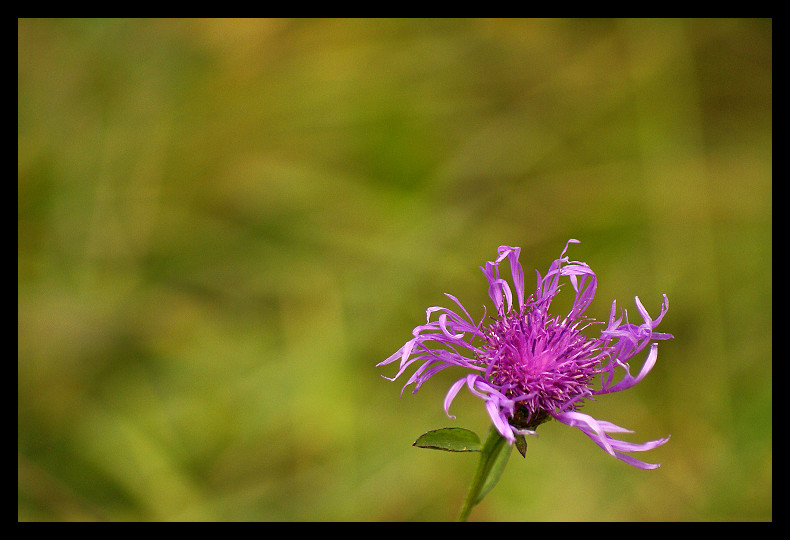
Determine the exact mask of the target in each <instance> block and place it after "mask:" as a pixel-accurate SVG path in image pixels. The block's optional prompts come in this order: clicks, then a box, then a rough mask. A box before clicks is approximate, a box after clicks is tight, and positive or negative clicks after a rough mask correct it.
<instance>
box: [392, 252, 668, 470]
mask: <svg viewBox="0 0 790 540" xmlns="http://www.w3.org/2000/svg"><path fill="white" fill-rule="evenodd" d="M571 243H578V240H574V239H571V240H568V242H567V243H566V244H565V249H563V251H562V253H561V254H560V258H559V259H556V260H555V261H554V262H553V263H551V265H550V266H549V269H548V272H547V273H546V275H545V276H542V277H541V275H540V272H536V273H537V288H536V289H535V292H534V293H533V294H531V295H529V296H528V297H526V296H525V292H524V272H523V270H522V267H521V263H519V260H518V259H519V254H520V252H521V248H518V247H510V246H500V247H499V255H498V257H497V258H496V259H495V260H494V261H490V262H487V263H486V265H485V267H480V269H481V270H482V271H483V274H484V275H485V277H486V279H487V280H488V294H489V296H490V297H491V300H492V301H493V303H494V307H495V308H496V313H494V314H493V315H492V316H491V317H489V318H488V319H486V313H485V310H484V314H483V318H482V319H481V320H480V322H479V323H476V322H475V321H474V319H472V317H471V316H470V315H469V313H468V312H467V310H466V309H465V308H464V306H463V305H462V304H461V302H459V300H458V299H457V298H456V297H455V296H453V295H451V294H446V293H445V294H446V296H447V297H449V298H450V299H451V300H453V302H455V303H456V304H457V305H458V306H459V307H460V308H461V312H463V315H464V316H461V315H459V314H458V313H456V312H455V311H452V310H450V309H447V308H444V307H438V306H436V307H430V308H428V310H427V312H426V313H427V323H426V324H423V325H420V326H417V327H416V328H415V329H414V331H413V336H414V337H413V338H412V339H410V340H409V341H407V342H406V343H405V344H404V345H403V347H401V348H400V349H399V350H398V351H397V352H395V354H393V355H392V356H390V357H389V358H387V359H386V360H384V361H383V362H381V363H380V364H378V365H379V366H382V365H385V364H390V363H392V362H396V361H398V360H400V369H399V370H398V373H397V374H396V375H395V377H393V378H391V379H390V378H389V377H386V378H388V379H390V380H395V379H397V378H398V377H400V376H401V375H402V374H403V373H404V372H405V371H406V370H407V369H408V368H409V367H410V366H411V365H412V364H414V363H420V362H421V364H420V365H419V367H418V368H417V369H416V371H415V372H414V373H413V374H412V375H411V377H410V378H409V379H408V381H407V382H406V384H405V385H404V387H403V389H404V390H405V389H406V387H408V386H409V385H410V384H415V387H414V390H413V392H412V393H416V392H417V390H419V389H420V387H421V386H422V385H423V383H425V381H427V380H428V379H429V378H431V377H432V376H433V375H435V374H436V373H438V372H439V371H442V370H443V369H446V368H448V367H452V366H457V367H460V368H464V369H465V370H467V371H468V373H467V374H466V375H464V377H462V378H461V379H459V380H458V381H456V382H455V383H454V384H453V385H451V386H450V390H449V391H448V392H447V396H446V398H445V400H444V409H445V412H446V413H447V415H448V416H450V418H454V416H452V415H450V411H449V409H450V404H451V403H452V401H453V399H454V398H455V396H456V395H457V394H458V392H459V391H460V390H461V388H463V387H464V386H466V387H467V388H468V389H469V391H470V392H471V393H472V394H474V395H475V396H477V397H479V398H480V399H482V400H484V402H485V407H486V410H487V412H488V415H489V416H490V417H491V421H492V422H493V425H494V427H495V428H496V429H497V431H498V432H499V434H500V435H502V437H504V438H505V439H506V440H507V441H508V442H510V443H512V442H514V441H515V440H516V437H517V436H524V435H537V433H536V432H535V428H537V427H538V425H540V424H541V423H543V422H545V421H547V420H550V419H551V418H554V419H555V420H558V421H559V422H562V423H563V424H566V425H568V426H571V427H575V428H578V429H579V430H581V432H582V433H584V434H585V435H587V436H588V437H590V438H591V439H592V440H593V441H594V442H595V443H596V444H598V446H600V447H601V448H602V449H604V450H605V451H606V452H608V453H609V454H611V455H612V456H614V457H616V458H618V459H621V460H623V461H625V462H626V463H628V464H630V465H633V466H635V467H639V468H641V469H654V468H656V467H658V465H657V464H651V463H645V462H643V461H640V460H638V459H636V458H634V457H632V456H629V455H627V454H625V453H624V452H642V451H646V450H651V449H653V448H656V447H657V446H660V445H662V444H664V443H665V442H666V441H667V440H668V439H669V438H668V437H667V438H663V439H658V440H654V441H649V442H646V443H642V444H634V443H630V442H626V441H621V440H617V439H615V438H613V437H612V436H610V433H632V432H631V431H630V430H628V429H625V428H622V427H620V426H617V425H615V424H612V423H611V422H606V421H603V420H596V419H595V418H593V417H591V416H589V415H587V414H583V413H581V412H579V408H580V407H581V405H582V404H583V403H584V401H585V400H587V399H595V398H594V396H599V395H602V394H610V393H612V392H619V391H621V390H626V389H628V388H631V387H632V386H634V385H635V384H637V383H638V382H639V381H641V380H642V379H643V378H644V377H645V375H647V373H648V372H649V371H650V370H651V369H652V368H653V366H654V365H655V363H656V358H657V356H658V344H657V343H656V342H655V341H657V340H663V339H669V338H671V337H672V336H671V335H670V334H663V333H658V332H654V331H653V330H654V328H655V327H656V326H658V324H659V323H660V322H661V319H663V317H664V315H665V314H666V312H667V309H668V308H669V300H668V299H667V296H666V295H664V301H663V303H662V305H661V313H660V314H659V315H658V317H657V318H656V319H652V318H651V317H650V315H649V314H648V312H647V310H646V309H645V307H644V306H643V305H642V302H640V301H639V297H636V298H635V302H636V307H637V309H638V311H639V314H640V315H641V317H642V320H643V322H642V323H641V324H632V323H629V321H628V314H627V313H626V312H625V310H622V311H621V312H620V313H619V314H618V312H617V308H616V302H612V310H611V313H610V315H609V320H608V321H607V322H606V323H604V322H603V321H601V322H598V321H595V320H594V319H591V318H589V317H585V316H584V311H585V310H586V309H587V307H588V306H589V305H590V302H592V300H593V296H594V295H595V289H596V286H597V277H596V275H595V273H594V272H593V271H592V270H591V269H590V267H589V266H588V265H587V264H586V263H583V262H579V261H571V260H569V258H568V257H567V256H565V253H566V251H567V250H568V245H569V244H571ZM505 259H507V260H508V261H509V263H510V272H511V275H512V283H513V288H512V289H511V286H510V285H509V284H508V282H507V281H506V280H505V279H503V278H502V277H500V272H499V265H500V263H502V262H503V261H504V260H505ZM563 278H567V280H568V281H570V284H571V286H572V287H573V290H574V292H575V298H574V300H573V305H572V307H571V308H570V311H569V312H568V313H567V314H566V315H564V316H560V315H551V314H550V313H549V308H550V307H551V302H552V300H553V299H554V297H555V296H556V295H557V293H558V292H559V290H560V282H561V281H562V279H563ZM514 291H515V297H514V295H513V292H514ZM434 314H437V315H438V317H437V318H436V320H434V321H431V318H432V316H433V315H434ZM604 324H605V328H603V329H602V330H601V331H600V335H598V337H589V336H588V335H585V334H583V333H582V331H583V330H585V329H587V328H592V327H594V325H599V327H600V326H603V325H604ZM587 332H588V333H589V330H588V331H587ZM648 345H650V347H649V349H648V351H647V356H646V359H645V361H644V363H643V364H642V368H641V369H640V370H639V372H638V373H637V374H636V375H633V374H632V373H631V367H630V366H629V363H628V362H629V360H631V359H632V358H633V357H634V356H635V355H637V354H639V353H640V352H642V351H643V350H644V349H645V348H646V347H647V346H648ZM619 372H623V373H624V375H623V376H622V377H619V375H618V373H619ZM596 380H600V385H594V382H595V381H596ZM616 380H617V382H615V381H616ZM598 386H600V387H598ZM402 394H403V390H401V395H402Z"/></svg>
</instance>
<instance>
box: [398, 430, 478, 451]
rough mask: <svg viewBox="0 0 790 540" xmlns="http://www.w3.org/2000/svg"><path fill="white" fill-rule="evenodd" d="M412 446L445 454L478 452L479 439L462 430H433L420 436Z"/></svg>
mask: <svg viewBox="0 0 790 540" xmlns="http://www.w3.org/2000/svg"><path fill="white" fill-rule="evenodd" d="M412 446H416V447H418V448H433V449H434V450H445V451H447V452H480V451H481V450H482V448H483V447H482V445H481V443H480V437H478V436H477V434H476V433H475V432H474V431H469V430H468V429H464V428H442V429H434V430H433V431H428V432H426V433H423V434H422V435H420V436H419V437H418V438H417V440H416V441H414V444H412Z"/></svg>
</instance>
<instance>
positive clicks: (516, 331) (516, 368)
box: [481, 309, 600, 427]
mask: <svg viewBox="0 0 790 540" xmlns="http://www.w3.org/2000/svg"><path fill="white" fill-rule="evenodd" d="M577 326H578V321H576V322H573V321H568V320H560V319H559V318H558V317H554V318H550V317H548V316H547V315H546V314H545V313H544V312H542V311H540V310H534V309H533V310H530V309H526V310H524V311H523V312H515V311H514V312H511V313H509V314H507V315H505V316H504V317H502V318H498V319H494V320H493V322H492V323H491V324H489V325H488V326H487V327H486V328H485V330H484V334H485V335H486V340H487V343H486V344H485V346H484V347H483V350H484V355H483V358H481V360H482V361H483V362H484V363H485V364H486V366H487V370H488V374H489V375H488V379H489V381H490V382H491V383H493V384H495V385H497V386H498V387H500V388H501V389H502V391H503V393H505V395H507V396H508V397H510V398H511V399H513V400H515V401H517V403H518V408H519V409H522V410H521V415H517V416H520V418H522V420H520V421H519V420H517V421H519V423H523V424H525V425H524V426H522V427H525V426H526V425H527V424H534V422H535V421H536V420H537V419H538V418H540V419H541V420H540V421H544V420H547V419H548V418H549V413H551V412H553V411H555V410H556V409H557V408H563V409H564V408H565V407H563V406H567V404H568V403H569V402H575V401H579V399H580V398H583V397H585V396H588V395H591V394H592V391H591V389H590V387H589V386H588V385H589V382H590V380H591V379H592V377H593V376H594V375H595V374H596V373H598V364H599V360H600V358H599V356H598V354H596V353H597V351H598V348H599V342H598V341H597V340H595V339H590V338H587V337H585V336H584V335H582V334H581V332H580V331H579V329H578V328H577ZM576 406H577V404H574V405H572V406H571V408H575V407H576Z"/></svg>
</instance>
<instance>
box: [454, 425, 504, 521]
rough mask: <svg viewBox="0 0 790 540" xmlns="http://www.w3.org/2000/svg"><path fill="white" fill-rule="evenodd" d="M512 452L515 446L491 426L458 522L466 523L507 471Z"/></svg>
mask: <svg viewBox="0 0 790 540" xmlns="http://www.w3.org/2000/svg"><path fill="white" fill-rule="evenodd" d="M512 450H513V445H511V444H508V442H507V440H506V439H505V438H504V437H502V436H501V435H500V434H499V432H498V431H497V430H496V428H495V427H494V426H491V429H490V430H489V431H488V438H487V439H486V442H485V443H484V444H483V449H482V451H481V452H480V461H479V462H478V464H477V470H476V471H475V476H474V478H473V479H472V484H471V485H470V486H469V492H468V493H467V494H466V499H465V500H464V505H463V506H462V507H461V512H460V513H459V514H458V519H456V521H466V520H467V519H468V518H469V512H471V511H472V508H474V506H475V505H476V504H477V503H479V502H480V501H482V500H483V497H485V496H486V494H487V493H488V492H489V491H491V488H493V487H494V486H495V485H496V483H497V480H499V476H500V475H501V474H502V471H504V470H505V465H506V464H507V460H508V458H509V457H510V452H511V451H512Z"/></svg>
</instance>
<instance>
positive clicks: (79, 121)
mask: <svg viewBox="0 0 790 540" xmlns="http://www.w3.org/2000/svg"><path fill="white" fill-rule="evenodd" d="M17 43H18V83H17V84H18V86H17V88H18V261H17V264H18V519H19V520H20V521H28V520H272V521H281V520H295V521H306V520H311V521H313V520H316V521H321V520H327V521H334V520H349V521H352V520H353V521H381V520H394V521H400V520H414V521H424V520H447V519H453V518H454V517H455V515H456V513H457V511H458V509H459V507H460V504H461V502H462V500H463V497H464V495H465V491H466V488H467V485H468V482H469V481H470V480H471V477H472V474H473V472H474V468H475V465H476V454H448V453H443V452H438V451H432V450H420V449H416V448H413V447H412V446H411V443H412V442H413V441H414V440H415V439H416V438H417V436H419V435H420V434H421V433H423V432H424V431H427V430H429V429H435V428H438V427H443V426H460V427H467V428H470V429H473V430H475V431H477V432H478V433H481V434H484V433H485V431H486V429H487V426H488V419H487V415H486V413H485V411H484V408H483V407H482V402H480V401H479V400H478V399H476V398H474V397H473V396H471V395H470V394H468V393H462V394H460V395H459V397H458V398H457V399H456V401H455V403H454V404H453V411H452V412H454V413H455V414H456V415H457V419H456V420H451V419H449V418H447V417H446V416H445V414H444V411H443V410H442V400H443V398H444V394H445V392H446V390H447V388H448V386H449V385H450V384H451V382H452V381H454V380H456V379H457V378H458V377H460V376H461V373H460V372H452V370H447V371H445V372H442V373H440V374H438V375H436V376H435V377H434V378H433V379H432V380H431V381H430V382H429V383H428V384H426V385H425V386H424V387H423V388H422V389H421V390H420V392H419V393H417V394H415V395H412V394H411V393H409V392H408V391H407V392H406V393H405V394H404V396H403V398H400V397H399V392H400V389H401V383H400V382H394V383H393V382H389V381H387V380H385V379H383V378H382V377H381V375H382V374H386V375H390V376H391V375H393V374H394V373H395V368H394V367H393V366H388V367H386V368H377V367H376V363H378V362H379V361H381V360H383V359H384V358H386V357H387V356H389V355H390V354H391V353H392V352H394V351H395V350H396V349H398V348H399V347H400V346H401V345H402V344H403V342H405V341H406V339H408V338H409V337H410V335H411V330H412V328H413V327H414V326H415V325H417V324H420V323H421V322H422V321H424V317H425V309H426V308H427V307H428V306H434V305H445V306H448V305H449V304H450V301H449V300H448V299H447V298H446V297H445V296H444V295H443V293H445V292H450V293H453V294H455V295H456V296H458V297H459V298H460V299H461V301H462V302H463V303H464V304H465V305H466V306H467V308H468V309H469V310H470V312H471V313H472V315H473V316H475V317H479V316H481V315H482V312H483V305H488V306H489V308H490V301H489V299H488V297H487V290H486V285H485V279H484V277H483V275H482V273H481V272H480V271H479V269H478V266H479V265H482V264H484V262H485V261H487V260H491V259H492V258H493V257H494V256H495V255H496V249H497V246H499V245H502V244H507V245H517V246H521V247H522V257H521V260H522V263H523V265H524V267H525V274H526V275H527V284H528V285H529V286H532V284H533V283H534V282H533V281H532V280H531V279H530V277H529V276H533V275H534V270H533V269H539V270H540V271H541V272H542V273H543V272H545V269H546V268H547V266H548V264H549V263H550V262H551V261H552V260H553V259H554V258H556V257H557V256H558V255H559V253H560V251H561V250H562V248H563V246H564V244H565V242H566V240H567V239H568V238H571V237H573V238H578V239H579V240H581V244H578V245H573V246H571V248H570V252H569V255H570V256H571V258H573V259H577V260H583V261H586V262H588V263H589V264H590V265H591V267H592V268H593V269H594V270H595V271H596V272H597V273H598V275H599V279H600V281H599V287H598V293H597V296H596V301H595V302H594V303H593V305H592V307H591V308H590V310H589V311H588V313H589V314H590V315H593V316H595V317H598V318H605V317H606V316H607V315H608V313H609V308H610V305H611V301H612V299H617V300H618V305H620V306H623V307H626V308H627V309H629V310H630V313H632V314H633V316H636V317H637V318H638V316H637V312H636V310H635V308H634V304H633V297H634V296H636V295H638V296H639V297H640V298H641V299H642V301H643V302H644V303H645V305H646V307H647V309H648V310H649V311H650V312H651V313H653V314H655V313H658V309H659V305H660V302H661V294H662V293H666V294H667V295H668V296H669V299H670V310H669V313H668V315H667V316H666V318H665V319H664V321H663V323H662V325H661V330H662V331H664V332H671V333H673V334H674V335H675V339H674V340H672V341H669V342H662V344H661V345H660V347H659V351H660V352H659V360H658V363H657V365H656V367H655V368H654V370H653V371H652V373H651V374H650V375H649V376H648V377H647V378H646V379H645V380H644V381H643V382H642V383H640V384H639V385H638V386H637V387H635V388H634V389H632V390H629V391H628V392H623V393H621V394H615V395H612V396H607V397H606V398H605V399H602V400H599V401H597V402H594V403H588V404H587V405H585V408H584V409H583V410H584V411H585V412H588V413H590V414H592V415H593V416H596V417H598V418H602V419H607V420H610V421H612V422H615V423H618V424H621V425H624V426H626V427H629V428H632V429H634V430H635V431H636V434H634V435H633V436H630V440H633V441H635V442H641V441H644V440H648V439H654V438H658V437H662V436H665V435H666V434H671V435H672V439H671V441H670V442H669V443H668V444H666V445H665V446H663V447H661V448H658V449H656V450H654V451H652V452H649V453H648V454H647V455H643V456H640V457H644V458H645V459H647V460H648V461H654V462H660V463H662V467H661V468H660V469H658V470H656V471H641V470H637V469H634V468H632V467H629V466H628V465H626V464H624V463H623V462H621V461H618V460H616V459H613V458H611V457H609V456H607V455H606V454H605V453H604V452H602V451H601V450H600V449H599V448H598V447H597V446H596V445H594V444H593V443H592V442H591V441H590V440H589V439H587V438H586V437H584V436H583V435H582V434H581V433H580V432H578V431H577V430H573V429H569V428H567V427H566V426H563V425H561V424H559V423H557V422H549V423H547V424H545V425H543V426H541V428H540V432H541V435H540V437H539V438H538V439H531V440H530V442H529V450H528V452H527V459H522V458H521V457H520V456H519V455H518V454H517V453H514V455H513V457H511V461H510V463H509V465H508V468H507V469H506V471H505V474H504V475H503V477H502V479H501V481H500V483H499V484H498V485H497V487H496V488H495V489H494V490H493V491H492V492H491V493H490V494H489V495H488V496H487V497H486V499H485V500H484V501H483V503H482V504H481V505H480V506H478V507H476V508H475V510H474V511H473V513H472V515H471V519H472V520H518V521H521V520H525V521H544V520H562V521H565V520H569V521H578V520H592V521H599V520H606V521H608V520H637V521H640V520H669V521H730V520H739V521H741V520H745V521H761V520H771V519H772V416H771V405H772V391H771V388H772V384H771V383H772V366H771V360H772V319H771V307H772V267H771V263H772V229H771V218H772V205H771V201H772V150H771V145H772V22H771V20H751V19H748V20H739V19H717V20H477V19H464V20H413V19H410V20H386V19H385V20H364V19H363V20H344V19H338V20H284V19H279V20H19V21H18V42H17ZM563 302H567V299H563V295H560V297H559V298H558V299H557V307H558V309H559V308H562V307H563ZM564 305H565V306H567V305H569V304H568V303H566V304H564ZM404 382H405V380H404Z"/></svg>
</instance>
